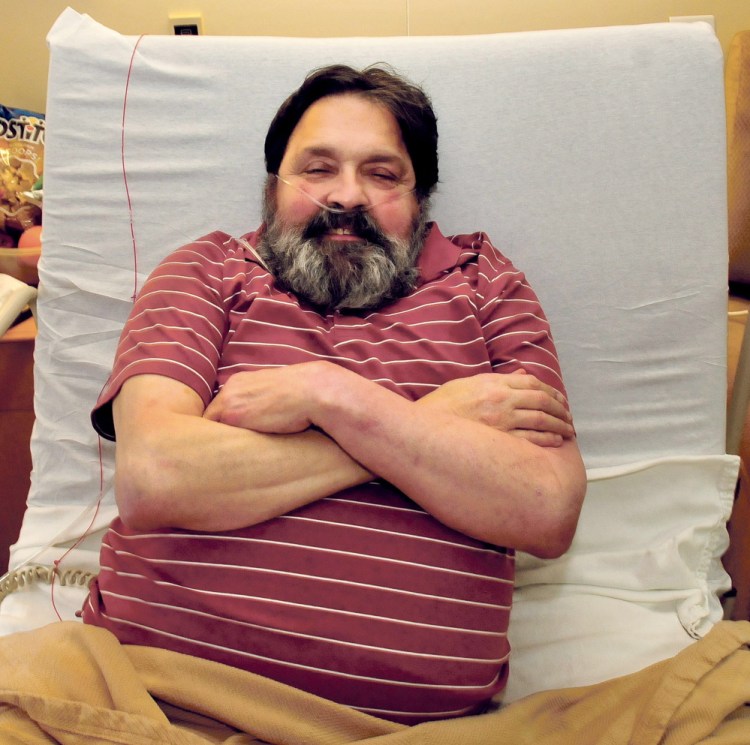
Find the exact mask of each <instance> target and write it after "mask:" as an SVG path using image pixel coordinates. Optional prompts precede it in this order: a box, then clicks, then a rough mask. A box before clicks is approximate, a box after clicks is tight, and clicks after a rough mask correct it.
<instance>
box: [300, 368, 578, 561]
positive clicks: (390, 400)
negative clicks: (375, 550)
mask: <svg viewBox="0 0 750 745" xmlns="http://www.w3.org/2000/svg"><path fill="white" fill-rule="evenodd" d="M328 372H329V373H330V375H328V376H324V377H321V378H319V379H318V390H319V395H318V396H317V397H316V400H317V402H318V406H317V408H316V410H315V411H313V412H312V417H311V418H312V420H313V421H314V422H315V424H317V425H318V426H319V427H321V428H322V429H324V430H325V431H326V432H327V433H328V434H330V435H331V437H333V438H334V439H335V440H336V441H337V442H338V443H339V444H340V445H341V446H342V448H344V449H345V450H346V451H347V452H348V453H349V454H350V455H351V456H352V457H353V458H354V459H356V460H358V461H359V462H361V463H362V464H364V465H365V466H366V467H367V468H368V469H370V470H372V471H373V472H376V473H378V474H379V475H380V476H381V477H382V478H384V479H386V480H388V481H390V482H391V483H393V484H394V485H395V486H396V487H398V488H399V489H401V490H402V491H403V492H404V493H406V494H407V495H408V496H410V497H411V498H412V499H414V500H415V501H416V502H417V503H418V504H420V505H421V506H422V507H423V508H424V509H425V510H427V511H428V512H430V513H431V514H433V515H434V516H435V517H436V518H438V519H439V520H441V521H442V522H444V523H446V524H447V525H449V526H451V527H453V528H455V529H457V530H459V531H460V532H463V533H465V534H467V535H471V536H474V537H476V538H479V539H481V540H485V541H488V542H490V543H494V544H498V545H506V546H512V547H514V548H518V549H522V550H525V551H529V552H531V553H535V554H537V555H550V556H552V555H557V554H559V553H561V552H562V551H564V550H565V549H566V548H567V545H568V544H569V542H570V540H571V539H572V535H573V532H574V530H575V525H576V522H577V518H578V513H579V510H580V505H581V501H582V499H583V495H584V492H585V472H584V470H583V466H582V464H581V461H580V456H579V454H578V450H577V446H576V445H575V441H574V440H570V439H569V440H567V441H566V442H565V443H564V444H563V445H562V446H561V447H559V448H542V447H539V446H537V445H534V444H532V443H530V442H528V441H526V440H524V439H521V438H518V437H513V436H511V435H509V434H507V433H505V432H501V431H498V430H497V429H493V428H492V427H488V426H486V425H484V424H481V423H479V422H476V421H471V420H469V419H466V418H464V417H460V416H455V415H452V414H450V413H448V412H446V411H445V410H443V409H439V408H431V407H428V406H420V405H419V404H414V403H412V402H409V401H407V400H405V399H403V398H401V397H400V396H398V395H396V394H393V393H391V392H390V391H388V390H386V389H384V388H382V387H380V386H377V385H373V384H372V383H370V381H367V380H363V379H362V378H359V377H358V376H356V375H352V374H349V373H347V371H344V370H340V369H339V370H336V369H329V371H328Z"/></svg>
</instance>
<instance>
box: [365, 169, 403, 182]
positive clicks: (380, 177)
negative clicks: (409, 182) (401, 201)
mask: <svg viewBox="0 0 750 745" xmlns="http://www.w3.org/2000/svg"><path fill="white" fill-rule="evenodd" d="M370 178H372V179H375V181H380V182H381V183H383V184H395V183H396V182H397V181H398V176H396V174H394V173H391V172H390V171H373V172H372V173H370Z"/></svg>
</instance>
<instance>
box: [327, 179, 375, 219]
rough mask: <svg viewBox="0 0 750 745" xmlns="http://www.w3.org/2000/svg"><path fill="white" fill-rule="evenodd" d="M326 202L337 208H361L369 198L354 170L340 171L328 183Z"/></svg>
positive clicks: (366, 203) (367, 202)
mask: <svg viewBox="0 0 750 745" xmlns="http://www.w3.org/2000/svg"><path fill="white" fill-rule="evenodd" d="M330 187H331V188H330V190H329V192H328V194H327V195H326V204H327V205H328V206H329V207H335V208H337V209H344V210H353V209H362V208H364V207H366V206H367V205H368V204H369V198H368V196H367V191H366V190H365V185H364V183H363V180H362V178H361V176H360V175H359V174H358V173H355V172H348V171H341V172H339V173H338V174H337V175H336V178H334V179H333V180H332V182H331V184H330Z"/></svg>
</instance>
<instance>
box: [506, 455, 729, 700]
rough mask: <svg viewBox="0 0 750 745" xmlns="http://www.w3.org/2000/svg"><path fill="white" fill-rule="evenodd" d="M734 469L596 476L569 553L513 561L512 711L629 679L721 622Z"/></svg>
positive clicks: (696, 460) (722, 463)
mask: <svg viewBox="0 0 750 745" xmlns="http://www.w3.org/2000/svg"><path fill="white" fill-rule="evenodd" d="M738 467H739V459H738V458H737V457H736V456H732V455H717V456H700V457H693V458H691V457H679V458H662V459H658V460H651V461H642V462H639V463H634V464H630V465H628V466H618V467H615V468H597V469H591V470H589V472H588V478H589V484H588V493H587V496H586V500H585V502H584V506H583V510H582V512H581V519H580V522H579V526H578V531H577V533H576V536H575V539H574V540H573V544H572V546H571V548H570V550H569V551H568V552H567V553H566V554H564V555H563V556H562V557H560V558H559V559H554V560H542V559H537V558H534V557H532V556H529V555H528V554H522V553H519V555H518V557H517V577H516V593H515V597H514V606H513V613H512V616H511V627H510V640H511V645H512V649H513V652H512V655H513V656H512V661H511V674H510V683H509V686H508V690H507V692H506V695H505V700H506V701H510V700H514V699H516V698H519V697H521V696H524V695H526V694H528V693H532V692H534V691H538V690H544V689H549V688H555V687H559V686H570V685H588V684H590V683H595V682H598V681H600V680H606V679H608V678H611V677H614V676H618V675H624V674H627V673H630V672H634V671H636V670H639V669H641V668H643V667H646V666H647V665H650V664H652V663H655V662H657V661H659V660H661V659H664V658H666V657H669V656H672V655H674V654H676V653H677V652H678V651H679V650H680V649H681V648H683V647H685V646H687V645H688V644H690V643H691V641H692V640H693V639H694V638H697V637H699V636H702V635H703V634H705V633H706V632H707V631H708V630H709V629H710V628H711V626H712V625H713V624H714V623H716V622H717V621H718V620H720V619H721V617H722V608H721V604H720V600H719V597H720V595H721V593H723V592H725V591H726V590H727V589H729V586H730V582H729V577H728V575H727V574H726V572H725V571H724V568H723V566H722V564H721V556H722V554H723V553H724V551H725V550H726V548H727V545H728V534H727V530H726V521H727V519H728V518H729V515H730V512H731V509H732V504H733V501H734V488H735V484H736V478H737V470H738ZM582 660H585V663H582Z"/></svg>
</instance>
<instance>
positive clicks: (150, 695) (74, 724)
mask: <svg viewBox="0 0 750 745" xmlns="http://www.w3.org/2000/svg"><path fill="white" fill-rule="evenodd" d="M748 644H750V622H728V621H727V622H722V623H720V624H718V625H717V626H716V627H715V628H714V629H713V630H712V631H711V632H710V633H709V634H708V635H707V636H706V637H705V638H704V639H702V640H701V641H698V642H696V643H695V644H693V645H691V646H690V647H688V648H687V649H686V650H684V651H683V652H681V653H680V654H679V655H677V656H676V657H674V658H672V659H670V660H665V661H664V662H660V663H658V664H656V665H653V666H651V667H649V668H646V669H645V670H643V671H641V672H638V673H634V674H633V675H628V676H625V677H622V678H617V679H614V680H611V681H606V682H604V683H601V684H598V685H593V686H587V687H583V688H570V689H564V690H557V691H548V692H543V693H538V694H535V695H533V696H529V697H528V698H525V699H523V700H521V701H518V702H515V703H513V704H511V705H509V706H505V707H502V708H500V709H499V710H497V711H493V712H491V713H489V714H484V715H482V716H476V717H464V718H461V719H453V720H446V721H442V722H430V723H425V724H421V725H417V726H415V727H406V726H403V725H399V724H394V723H392V722H386V721H382V720H379V719H376V718H374V717H371V716H368V715H365V714H361V713H359V712H356V711H352V710H350V709H346V708H344V707H341V706H338V705H337V704H333V703H330V702H328V701H324V700H322V699H319V698H316V697H314V696H310V695H308V694H306V693H303V692H301V691H296V690H294V689H291V688H289V687H287V686H284V685H282V684H279V683H276V682H274V681H270V680H266V679H264V678H261V677H258V676H256V675H252V674H250V673H246V672H243V671H241V670H236V669H234V668H229V667H225V666H223V665H218V664H216V663H213V662H206V661H204V660H199V659H195V658H192V657H188V656H185V655H179V654H175V653H173V652H168V651H165V650H161V649H153V648H147V647H124V646H121V645H120V644H119V643H118V642H117V641H116V639H115V638H114V637H113V636H112V635H111V634H109V633H108V632H107V631H105V630H103V629H99V628H94V627H90V626H84V625H82V624H79V623H74V622H71V623H61V624H55V625H52V626H47V627H45V628H44V629H40V630H38V631H34V632H29V633H26V634H17V635H14V636H8V637H5V638H2V639H0V742H2V743H3V745H16V744H23V745H36V743H51V742H52V743H54V742H59V743H65V745H68V744H70V745H73V744H75V745H82V744H83V745H86V744H88V743H123V744H126V745H156V744H157V743H158V744H159V745H165V744H166V745H170V744H171V743H175V744H177V743H180V744H181V745H206V744H207V743H223V745H249V744H250V743H257V742H263V743H272V744H273V745H293V744H294V745H302V744H304V745H345V744H346V743H359V742H365V741H366V742H367V743H368V745H421V744H425V745H449V744H450V745H462V744H463V743H471V744H472V745H484V744H485V743H488V744H489V743H493V744H495V743H496V744H498V745H505V744H506V743H507V745H525V744H526V743H528V744H529V745H531V744H532V743H533V744H534V745H539V743H545V744H549V745H626V744H632V745H693V744H694V743H704V744H705V745H709V743H710V745H747V744H748V743H750V715H748V714H746V706H745V705H746V704H747V703H748V702H750V651H748V649H747V648H746V647H747V645H748Z"/></svg>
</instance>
